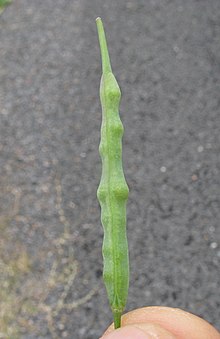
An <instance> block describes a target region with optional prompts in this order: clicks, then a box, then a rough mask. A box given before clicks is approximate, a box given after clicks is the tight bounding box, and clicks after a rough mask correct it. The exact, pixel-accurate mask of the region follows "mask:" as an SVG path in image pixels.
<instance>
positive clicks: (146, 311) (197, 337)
mask: <svg viewBox="0 0 220 339" xmlns="http://www.w3.org/2000/svg"><path fill="white" fill-rule="evenodd" d="M149 322H150V323H154V324H158V325H160V326H161V327H162V328H164V329H166V330H167V331H168V332H170V333H172V334H173V335H174V336H176V338H178V339H186V338H190V339H207V338H209V339H220V333H219V332H218V331H217V330H216V329H215V328H214V327H213V326H211V325H210V324H209V323H208V322H207V321H205V320H203V319H201V318H199V317H197V316H196V315H194V314H191V313H188V312H185V311H183V310H180V309H178V308H170V307H160V306H152V307H143V308H140V309H137V310H134V311H131V312H128V313H126V314H125V315H124V316H123V317H122V326H125V325H132V324H136V323H149ZM112 331H113V326H110V327H109V328H108V330H107V331H106V332H105V333H110V332H112Z"/></svg>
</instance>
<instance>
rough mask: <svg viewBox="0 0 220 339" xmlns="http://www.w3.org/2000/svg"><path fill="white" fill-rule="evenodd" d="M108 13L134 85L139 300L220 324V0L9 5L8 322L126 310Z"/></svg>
mask: <svg viewBox="0 0 220 339" xmlns="http://www.w3.org/2000/svg"><path fill="white" fill-rule="evenodd" d="M97 16H101V17H102V19H103V22H104V25H105V29H106V34H107V39H108V44H109V51H110V55H111V60H112V67H113V70H114V74H115V75H116V78H117V80H118V82H119V84H120V87H121V90H122V93H123V95H122V101H121V109H120V114H121V119H122V121H123V124H124V128H125V134H124V138H123V162H124V169H125V176H126V179H127V182H128V185H129V187H130V195H129V202H128V226H127V228H128V240H129V249H130V271H131V272H130V274H131V279H130V290H129V298H128V303H127V310H131V309H134V308H137V307H142V306H147V305H166V306H172V307H180V308H183V309H185V310H188V311H190V312H193V313H195V314H197V315H199V316H202V317H204V318H205V319H207V320H208V321H209V322H211V323H212V324H214V325H215V326H216V327H217V328H220V322H219V319H220V297H219V296H220V274H219V270H220V226H219V222H220V156H219V154H220V99H219V98H220V97H219V93H220V63H219V60H220V43H219V36H220V1H219V0H209V1H196V0H191V1H189V0H186V1H179V0H163V1H162V0H149V1H146V0H139V1H137V0H135V1H129V0H126V1H124V0H122V1H116V0H112V1H107V0H93V1H92V0H80V1H76V0H71V1H70V0H39V1H36V0H14V2H13V3H12V4H11V5H10V6H9V7H7V9H6V10H5V11H4V12H3V13H2V14H1V16H0V79H1V87H0V185H1V191H0V230H1V240H0V273H1V274H0V284H1V291H0V308H1V319H0V328H1V332H2V333H1V335H3V336H2V337H5V338H6V337H7V335H8V337H9V338H15V337H16V336H17V337H18V338H19V337H20V338H24V339H35V338H38V339H39V338H48V339H49V338H69V339H70V338H86V339H95V338H97V337H99V336H101V334H102V332H103V331H104V329H105V328H106V327H107V325H108V324H109V323H110V322H111V320H112V315H111V312H110V310H109V305H108V301H107V297H106V292H105V288H104V286H103V282H102V277H101V274H102V255H101V246H102V237H103V231H102V227H101V223H100V209H99V204H98V202H97V199H96V189H97V186H98V184H99V180H100V174H101V161H100V157H99V154H98V145H99V140H100V125H101V107H100V102H99V93H98V91H99V82H100V77H101V64H100V52H99V45H98V39H97V32H96V24H95V19H96V17H97ZM17 337H16V338H17Z"/></svg>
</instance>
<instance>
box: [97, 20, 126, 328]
mask: <svg viewBox="0 0 220 339" xmlns="http://www.w3.org/2000/svg"><path fill="white" fill-rule="evenodd" d="M96 23H97V29H98V35H99V43H100V49H101V57H102V73H103V74H102V78H101V85H100V99H101V105H102V126H101V142H100V146H99V152H100V156H101V159H102V176H101V181H100V184H99V187H98V191H97V197H98V200H99V202H100V205H101V221H102V225H103V228H104V240H103V248H102V251H103V261H104V269H103V279H104V282H105V286H106V290H107V294H108V298H109V302H110V305H111V309H112V312H113V317H114V324H115V328H118V327H120V326H121V314H122V312H123V310H124V307H125V305H126V300H127V295H128V285H129V260H128V244H127V236H126V202H127V199H128V193H129V189H128V186H127V183H126V181H125V177H124V173H123V167H122V135H123V130H124V128H123V125H122V122H121V120H120V117H119V103H120V98H121V92H120V88H119V86H118V84H117V81H116V79H115V77H114V75H113V73H112V69H111V64H110V59H109V54H108V49H107V43H106V38H105V32H104V28H103V24H102V21H101V19H100V18H97V19H96Z"/></svg>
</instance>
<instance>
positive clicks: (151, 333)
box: [100, 323, 176, 339]
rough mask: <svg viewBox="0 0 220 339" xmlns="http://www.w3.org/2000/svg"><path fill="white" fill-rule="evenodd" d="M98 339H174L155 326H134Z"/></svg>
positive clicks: (174, 338) (170, 334)
mask: <svg viewBox="0 0 220 339" xmlns="http://www.w3.org/2000/svg"><path fill="white" fill-rule="evenodd" d="M100 339H176V337H175V336H174V335H173V334H172V333H170V332H168V331H167V330H165V329H164V328H162V327H161V326H159V325H157V324H150V323H149V324H134V325H127V326H124V327H121V328H119V329H117V330H115V331H113V332H111V333H109V334H107V335H104V336H103V337H102V338H100Z"/></svg>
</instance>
